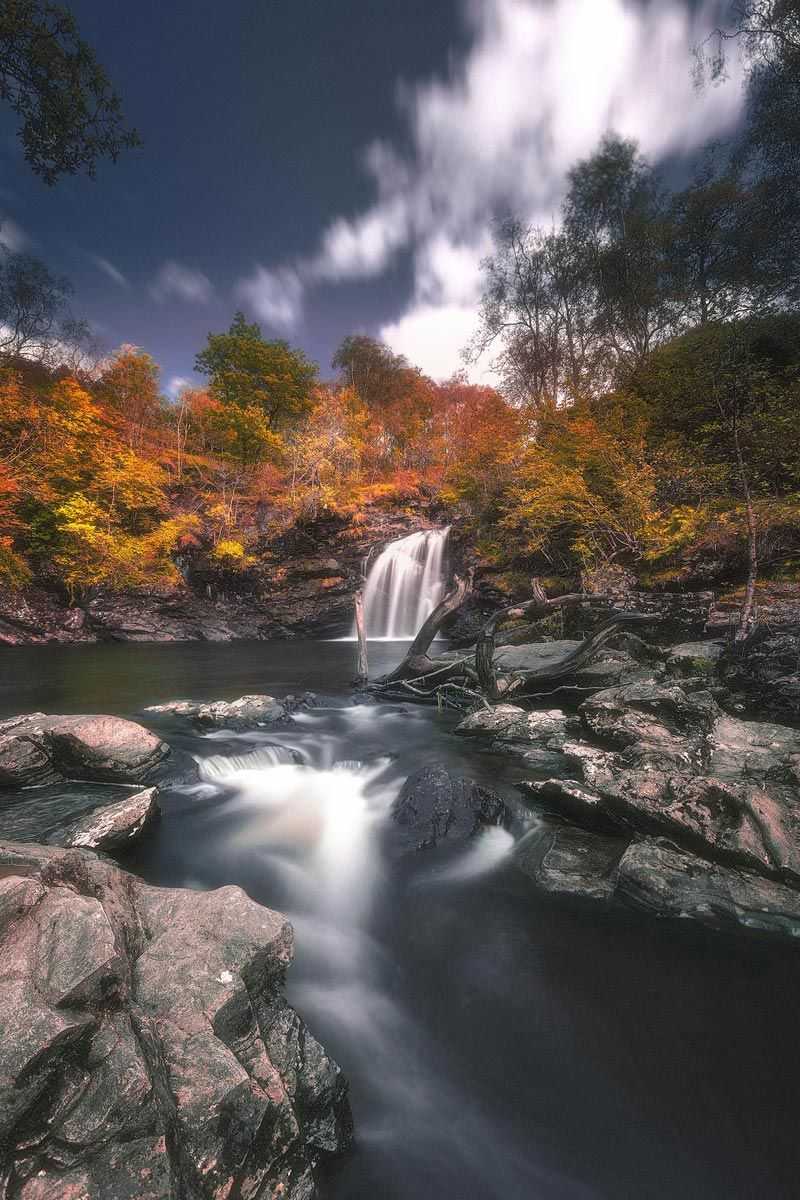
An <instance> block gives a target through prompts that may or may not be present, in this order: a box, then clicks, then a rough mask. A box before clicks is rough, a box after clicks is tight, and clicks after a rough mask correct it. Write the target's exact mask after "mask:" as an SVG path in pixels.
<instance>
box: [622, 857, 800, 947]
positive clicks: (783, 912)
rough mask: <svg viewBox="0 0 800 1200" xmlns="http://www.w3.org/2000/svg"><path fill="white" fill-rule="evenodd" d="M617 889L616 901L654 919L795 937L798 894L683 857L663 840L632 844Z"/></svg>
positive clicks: (799, 918)
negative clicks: (676, 919) (684, 920)
mask: <svg viewBox="0 0 800 1200" xmlns="http://www.w3.org/2000/svg"><path fill="white" fill-rule="evenodd" d="M617 891H618V894H619V896H620V898H621V899H623V900H625V901H626V902H628V903H630V904H634V905H636V906H637V907H640V908H645V909H647V910H648V911H649V912H652V913H654V914H655V915H657V916H661V917H691V918H693V919H694V920H697V921H702V922H703V924H705V925H712V926H715V927H725V926H730V925H741V926H743V927H745V928H747V929H752V930H757V931H759V932H765V933H772V934H777V935H780V936H783V937H791V938H797V937H800V894H798V892H796V891H794V890H793V889H791V888H788V887H786V886H784V885H783V884H781V883H776V882H775V881H774V880H770V879H764V878H762V877H761V876H759V875H754V874H752V873H750V872H748V871H740V870H736V869H732V868H730V867H722V866H719V865H718V864H715V863H710V862H707V861H705V860H703V859H700V858H697V857H694V856H692V855H689V854H686V853H685V852H683V851H681V850H678V849H676V848H675V847H674V846H672V845H670V844H669V843H667V842H661V841H640V842H634V843H632V844H631V846H630V847H629V848H628V849H627V850H626V851H625V853H624V855H623V856H622V859H621V861H620V863H619V874H618V884H617Z"/></svg>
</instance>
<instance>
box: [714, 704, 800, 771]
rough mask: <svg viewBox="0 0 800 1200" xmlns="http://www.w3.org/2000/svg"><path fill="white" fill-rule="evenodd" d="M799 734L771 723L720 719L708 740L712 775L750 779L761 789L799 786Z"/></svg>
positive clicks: (795, 730) (796, 730)
mask: <svg viewBox="0 0 800 1200" xmlns="http://www.w3.org/2000/svg"><path fill="white" fill-rule="evenodd" d="M798 755H800V730H798V729H791V728H789V727H788V726H786V725H773V724H771V723H770V722H768V721H740V720H737V719H736V718H735V717H727V716H721V717H719V718H718V719H717V720H716V721H715V722H714V725H713V727H712V729H711V732H710V733H709V735H708V737H707V738H706V754H705V760H706V765H707V770H708V772H709V774H711V775H716V776H717V777H718V778H720V779H733V780H738V779H742V778H743V779H751V780H753V781H754V782H758V783H759V784H761V785H762V786H767V784H769V783H770V782H772V783H777V784H780V783H785V784H788V785H789V786H792V787H795V786H796V785H797V776H796V773H795V772H796V763H797V756H798Z"/></svg>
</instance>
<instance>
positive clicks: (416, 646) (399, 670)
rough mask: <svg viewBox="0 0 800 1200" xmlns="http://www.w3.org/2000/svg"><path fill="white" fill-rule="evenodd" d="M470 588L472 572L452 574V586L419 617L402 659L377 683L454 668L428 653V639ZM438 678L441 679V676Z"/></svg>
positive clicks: (439, 627) (443, 672) (417, 676)
mask: <svg viewBox="0 0 800 1200" xmlns="http://www.w3.org/2000/svg"><path fill="white" fill-rule="evenodd" d="M471 591H472V572H470V573H469V574H468V575H466V576H464V577H463V578H461V577H460V576H458V575H456V577H455V581H454V583H453V586H452V588H451V589H450V591H449V592H448V593H447V595H446V596H444V597H443V598H442V599H441V600H440V601H439V603H438V604H437V605H436V608H434V610H433V612H432V613H430V614H429V616H428V617H427V618H426V619H425V621H423V623H422V625H421V626H420V629H419V632H418V633H417V636H416V637H415V638H414V640H413V642H412V643H411V645H410V646H409V647H408V650H407V651H406V653H405V657H404V658H403V661H402V662H401V663H400V665H399V666H398V667H395V669H394V671H392V672H391V674H390V675H386V676H385V677H384V678H383V679H382V680H380V681H379V682H380V683H381V685H386V684H390V683H395V682H397V681H398V680H401V679H409V680H411V679H421V678H424V677H425V676H426V675H427V674H428V673H429V672H431V671H436V670H439V671H441V673H442V675H443V676H444V674H445V673H448V672H449V673H451V674H452V673H453V670H454V669H457V664H456V663H452V664H451V663H447V664H446V665H445V664H442V663H437V662H436V661H435V660H434V659H432V658H430V657H429V656H428V651H429V650H430V647H431V642H432V641H433V639H434V638H435V637H436V635H437V633H438V632H439V630H440V629H441V627H442V625H443V624H444V622H445V620H446V619H447V617H449V616H450V614H451V613H454V612H455V611H456V609H458V608H460V607H461V605H462V604H463V603H464V601H465V600H466V598H467V596H468V595H469V594H470V592H471ZM441 682H444V679H443V678H442V680H441Z"/></svg>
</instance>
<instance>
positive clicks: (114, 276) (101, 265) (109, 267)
mask: <svg viewBox="0 0 800 1200" xmlns="http://www.w3.org/2000/svg"><path fill="white" fill-rule="evenodd" d="M89 258H90V259H91V260H92V262H93V263H94V265H95V266H96V267H97V269H98V271H102V272H103V274H104V275H107V276H108V278H109V279H111V280H113V282H114V283H116V285H117V286H118V287H121V288H129V287H130V286H131V285H130V283H129V282H128V280H127V279H126V278H125V276H124V275H123V274H122V271H120V270H119V269H118V268H117V267H115V266H114V264H113V263H112V262H109V261H108V259H107V258H102V257H101V256H100V255H99V254H90V255H89Z"/></svg>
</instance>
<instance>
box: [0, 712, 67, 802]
mask: <svg viewBox="0 0 800 1200" xmlns="http://www.w3.org/2000/svg"><path fill="white" fill-rule="evenodd" d="M42 715H43V714H41V713H37V714H36V716H37V717H38V716H42ZM24 721H25V718H20V717H14V718H12V719H11V720H10V721H3V722H2V723H0V788H23V787H32V786H34V785H36V784H42V783H49V782H50V781H51V780H54V779H57V778H58V772H57V771H56V769H55V767H54V766H53V763H52V760H51V758H50V755H49V754H48V753H47V751H46V750H45V748H44V746H43V745H41V744H40V743H39V742H38V741H37V740H35V739H34V738H33V737H32V736H30V734H29V733H27V732H26V731H25V730H24V729H23V728H21V726H22V725H23V724H24Z"/></svg>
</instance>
